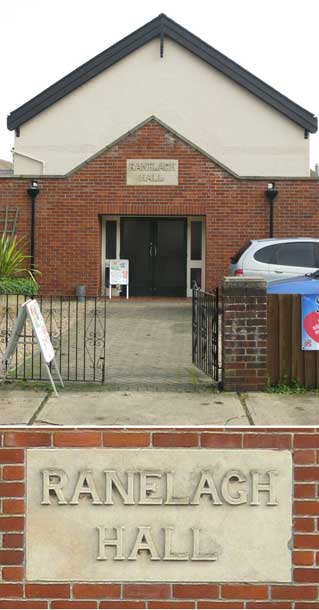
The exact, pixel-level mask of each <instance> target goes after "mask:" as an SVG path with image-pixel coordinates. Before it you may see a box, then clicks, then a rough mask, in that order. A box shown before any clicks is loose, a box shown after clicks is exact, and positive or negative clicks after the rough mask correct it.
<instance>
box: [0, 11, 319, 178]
mask: <svg viewBox="0 0 319 610" xmlns="http://www.w3.org/2000/svg"><path fill="white" fill-rule="evenodd" d="M0 4H1V6H0V53H1V54H0V58H1V59H0V65H1V81H0V82H1V89H0V158H2V159H7V160H11V153H10V149H11V148H12V146H13V134H12V132H9V131H8V130H7V127H6V117H7V115H8V114H9V113H10V112H12V111H13V110H15V109H16V108H17V107H18V106H20V105H21V104H23V103H24V102H26V101H28V100H29V99H30V98H31V97H33V96H34V95H36V94H38V93H40V92H41V91H42V90H43V89H45V88H46V87H48V86H49V85H51V84H52V83H54V82H55V81H56V80H58V79H59V78H61V77H63V76H65V75H66V74H67V73H68V72H70V71H71V70H73V69H74V68H76V67H78V66H79V65H81V64H82V63H84V62H85V61H87V60H88V59H91V58H92V57H93V56H94V55H97V54H98V53H100V52H101V51H103V50H104V49H106V48H107V47H109V46H110V45H111V44H113V43H114V42H117V41H118V40H120V39H121V38H123V37H124V36H126V35H127V34H129V33H131V32H132V31H134V30H135V29H136V28H138V27H139V26H141V25H143V24H144V23H146V22H147V21H149V20H150V19H153V18H154V17H156V16H157V15H158V14H159V13H162V12H164V13H166V15H168V16H169V17H171V18H172V19H174V20H175V21H178V22H179V23H180V24H181V25H183V26H184V27H186V28H187V29H189V30H190V31H191V32H193V33H194V34H196V35H197V36H199V37H200V38H203V39H204V40H205V41H206V42H207V43H209V44H210V45H211V46H213V47H215V48H216V49H218V50H219V51H221V52H222V53H224V54H225V55H227V56H228V57H230V58H231V59H233V60H234V61H236V62H237V63H239V64H240V65H242V66H243V67H244V68H246V69H247V70H249V71H251V72H252V73H253V74H255V75H256V76H258V77H259V78H261V79H263V80H264V81H266V82H267V83H268V84H269V85H272V86H273V87H275V88H276V89H278V90H279V91H280V92H281V93H284V94H285V95H286V96H287V97H289V98H291V99H292V100H293V101H294V102H297V103H298V104H299V105H301V106H303V107H304V108H306V109H307V110H309V111H311V112H313V113H314V114H316V115H318V114H319V54H318V24H319V0H303V2H301V1H300V0H290V2H289V1H286V0H267V1H263V0H196V1H193V2H186V1H185V0H161V1H160V0H110V1H108V0H89V1H88V0H54V1H53V0H13V1H12V2H9V1H4V0H2V1H1V3H0ZM315 163H319V136H318V135H317V134H315V135H312V136H311V166H312V167H313V166H314V164H315Z"/></svg>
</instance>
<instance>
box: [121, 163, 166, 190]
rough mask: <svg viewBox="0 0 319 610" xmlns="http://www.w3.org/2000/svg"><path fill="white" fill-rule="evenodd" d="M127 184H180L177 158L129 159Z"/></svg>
mask: <svg viewBox="0 0 319 610" xmlns="http://www.w3.org/2000/svg"><path fill="white" fill-rule="evenodd" d="M126 184H132V185H147V186H151V185H153V186H155V185H156V186H161V185H178V161H176V160H175V159H128V160H127V161H126Z"/></svg>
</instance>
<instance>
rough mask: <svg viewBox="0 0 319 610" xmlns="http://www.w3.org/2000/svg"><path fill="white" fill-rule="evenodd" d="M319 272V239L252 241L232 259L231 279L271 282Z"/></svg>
mask: <svg viewBox="0 0 319 610" xmlns="http://www.w3.org/2000/svg"><path fill="white" fill-rule="evenodd" d="M318 268H319V238H318V239H316V238H313V237H296V238H276V237H273V238H269V239H254V240H251V241H249V242H248V243H246V244H245V245H244V246H243V247H242V248H241V249H240V250H238V252H237V253H236V254H235V255H234V256H232V257H231V264H230V267H229V274H230V275H244V276H245V275H248V276H249V275H250V276H252V275H253V276H259V277H264V278H265V279H266V280H268V281H271V280H275V279H279V278H280V279H288V278H290V277H293V276H296V275H306V274H307V273H312V272H314V271H316V270H317V269H318Z"/></svg>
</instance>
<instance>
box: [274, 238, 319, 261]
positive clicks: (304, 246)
mask: <svg viewBox="0 0 319 610" xmlns="http://www.w3.org/2000/svg"><path fill="white" fill-rule="evenodd" d="M273 262H274V263H275V264H277V265H283V266H285V265H287V266H291V267H317V262H316V256H315V250H314V243H313V242H311V241H302V242H300V241H299V242H291V243H287V244H279V246H278V248H277V251H276V253H275V258H274V261H273Z"/></svg>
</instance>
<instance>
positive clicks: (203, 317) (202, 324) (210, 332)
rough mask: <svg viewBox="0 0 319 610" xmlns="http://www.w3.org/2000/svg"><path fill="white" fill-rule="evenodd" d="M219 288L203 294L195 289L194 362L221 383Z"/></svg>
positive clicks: (193, 317)
mask: <svg viewBox="0 0 319 610" xmlns="http://www.w3.org/2000/svg"><path fill="white" fill-rule="evenodd" d="M218 317H219V308H218V288H216V289H215V290H214V292H213V293H212V294H211V293H208V292H203V291H202V290H200V289H199V288H197V287H194V288H193V316H192V323H193V327H192V360H193V364H195V366H197V367H198V368H200V369H201V370H202V371H204V373H206V375H210V376H211V377H212V378H213V379H214V380H215V381H219V369H220V365H219V362H220V358H219V336H218V335H219V320H218Z"/></svg>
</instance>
